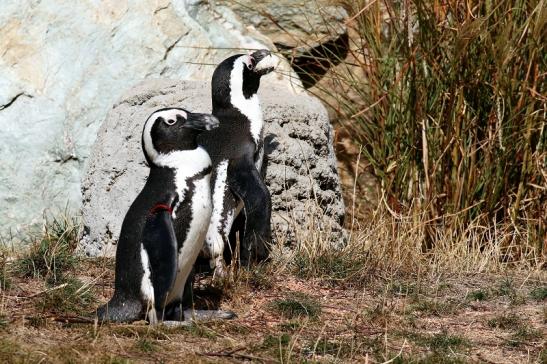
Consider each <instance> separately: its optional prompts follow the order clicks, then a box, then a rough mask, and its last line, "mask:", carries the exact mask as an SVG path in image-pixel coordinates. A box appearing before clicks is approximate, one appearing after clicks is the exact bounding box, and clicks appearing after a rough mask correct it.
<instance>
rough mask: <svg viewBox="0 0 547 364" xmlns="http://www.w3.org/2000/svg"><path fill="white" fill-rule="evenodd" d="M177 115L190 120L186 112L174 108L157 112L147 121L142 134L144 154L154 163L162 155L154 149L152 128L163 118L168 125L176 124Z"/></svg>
mask: <svg viewBox="0 0 547 364" xmlns="http://www.w3.org/2000/svg"><path fill="white" fill-rule="evenodd" d="M177 115H181V116H182V117H183V118H185V119H186V118H188V114H187V113H186V112H185V111H184V110H182V109H176V108H173V109H166V110H160V111H156V112H154V113H152V115H150V116H149V117H148V119H147V120H146V123H145V124H144V130H143V132H142V136H143V141H144V152H145V153H146V155H147V156H148V158H150V160H151V161H152V162H155V161H156V159H157V158H158V156H159V154H160V153H159V152H158V151H157V150H156V148H154V143H153V142H152V127H153V126H154V123H155V122H156V120H157V119H158V118H159V117H162V118H163V120H165V122H166V123H170V124H171V123H174V122H175V121H176V120H177Z"/></svg>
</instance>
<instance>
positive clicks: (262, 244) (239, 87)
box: [198, 50, 279, 275]
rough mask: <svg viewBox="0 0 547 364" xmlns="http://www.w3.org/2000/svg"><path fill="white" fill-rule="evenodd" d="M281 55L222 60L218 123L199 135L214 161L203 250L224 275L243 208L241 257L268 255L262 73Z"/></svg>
mask: <svg viewBox="0 0 547 364" xmlns="http://www.w3.org/2000/svg"><path fill="white" fill-rule="evenodd" d="M278 62H279V60H278V59H277V57H275V56H273V55H272V54H271V53H270V52H269V51H267V50H259V51H256V52H254V53H252V54H250V55H234V56H232V57H229V58H228V59H226V60H224V61H223V62H222V63H220V64H219V65H218V67H217V68H216V69H215V71H214V73H213V78H212V84H211V89H212V101H213V115H214V116H216V117H217V118H218V119H219V121H220V125H219V127H218V128H216V129H214V130H211V131H208V132H205V133H202V134H201V135H200V136H199V137H198V142H199V144H200V145H203V147H204V148H205V149H206V150H207V152H208V153H209V155H210V156H211V160H212V162H213V172H212V175H211V188H212V196H213V213H212V216H211V223H210V225H209V229H208V231H207V236H206V239H205V245H204V252H205V255H206V256H208V257H209V259H210V265H211V268H215V273H217V274H220V275H222V274H224V273H225V272H224V266H225V265H224V264H225V263H224V259H223V252H224V246H225V245H226V244H228V242H229V235H230V230H231V229H232V224H233V222H234V219H235V218H236V217H237V216H238V214H239V212H240V211H241V209H242V208H243V210H244V212H245V226H244V232H243V239H241V249H240V261H241V264H242V265H247V264H248V263H249V261H250V260H251V259H254V260H257V261H260V260H263V259H265V258H266V257H267V254H268V251H267V245H268V243H270V241H271V227H270V217H271V202H270V194H269V192H268V189H267V187H266V185H265V184H264V181H263V180H262V177H261V169H262V162H263V158H264V139H263V119H262V111H261V108H260V102H259V100H258V95H257V92H258V88H259V86H260V78H261V77H262V76H264V75H266V74H268V73H270V72H272V71H273V70H274V69H275V67H276V66H277V63H278Z"/></svg>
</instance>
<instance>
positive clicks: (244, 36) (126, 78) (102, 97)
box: [0, 0, 298, 237]
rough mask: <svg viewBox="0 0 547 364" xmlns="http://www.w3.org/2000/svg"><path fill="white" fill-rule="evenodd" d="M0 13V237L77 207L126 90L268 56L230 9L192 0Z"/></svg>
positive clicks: (107, 0)
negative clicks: (98, 142) (101, 137)
mask: <svg viewBox="0 0 547 364" xmlns="http://www.w3.org/2000/svg"><path fill="white" fill-rule="evenodd" d="M1 9H2V11H0V75H1V76H0V129H1V130H2V131H1V132H0V155H2V158H0V170H1V171H2V172H1V173H0V237H1V236H3V235H7V234H8V232H9V231H11V232H12V233H15V234H17V232H18V231H19V230H23V229H26V228H27V227H28V226H29V225H31V224H32V223H36V224H39V223H41V222H42V220H43V216H44V213H45V212H47V211H50V212H51V213H53V214H57V213H59V212H62V211H63V210H64V209H65V207H66V206H68V209H69V211H71V212H72V213H75V212H76V211H77V210H78V209H79V207H80V201H81V197H80V180H81V176H82V170H83V168H84V166H85V165H86V163H87V161H86V160H87V157H88V156H89V153H90V149H91V146H92V144H93V142H94V141H95V138H96V135H97V131H98V130H99V127H100V125H101V122H102V121H103V120H104V118H105V115H106V113H107V111H108V110H109V109H110V108H111V105H112V104H113V103H114V101H115V100H117V99H119V97H120V95H121V94H122V92H123V91H125V90H127V89H128V88H129V87H131V86H132V85H135V84H136V83H137V82H138V81H139V80H141V79H144V78H154V77H155V78H158V77H166V78H174V79H194V80H196V79H197V80H209V79H210V77H211V74H212V72H213V70H214V66H215V64H216V63H218V62H219V61H221V60H222V59H224V58H225V57H226V56H228V55H229V54H233V53H234V52H235V51H234V48H235V49H242V51H243V49H245V48H273V45H272V43H271V42H270V41H269V40H268V39H267V38H266V37H265V36H263V35H261V34H260V33H259V32H257V31H256V30H254V29H253V28H252V27H246V26H244V25H243V24H242V23H240V22H239V20H238V18H237V17H236V16H235V15H234V14H233V12H231V10H230V9H229V8H228V7H225V6H215V5H214V4H213V3H212V2H205V1H199V0H186V1H175V0H172V1H170V0H143V1H129V0H102V1H75V2H66V1H60V0H41V1H38V0H3V1H2V7H1ZM284 70H285V73H290V68H289V67H288V66H286V65H285V69H284ZM280 82H284V83H287V81H280ZM294 82H296V83H298V80H295V81H294Z"/></svg>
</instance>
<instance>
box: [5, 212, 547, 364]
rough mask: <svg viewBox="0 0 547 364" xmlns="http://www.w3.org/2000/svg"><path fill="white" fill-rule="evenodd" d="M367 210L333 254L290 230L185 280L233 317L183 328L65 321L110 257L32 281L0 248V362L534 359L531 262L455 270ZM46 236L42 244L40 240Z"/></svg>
mask: <svg viewBox="0 0 547 364" xmlns="http://www.w3.org/2000/svg"><path fill="white" fill-rule="evenodd" d="M376 216H377V217H376V218H378V219H379V220H376V221H375V222H372V221H371V222H370V224H367V225H363V226H359V229H356V230H355V231H356V233H354V234H352V237H351V239H350V240H349V242H348V244H347V246H346V247H345V248H343V249H341V250H339V251H335V250H332V249H329V248H328V247H327V245H326V243H322V242H321V241H320V240H318V239H317V236H311V237H310V238H309V239H305V238H304V237H305V228H306V227H305V226H303V227H302V229H303V230H302V232H300V233H299V243H298V245H297V246H296V248H295V249H294V250H293V251H292V252H288V251H287V250H286V249H285V250H281V243H282V242H281V240H279V245H278V246H275V247H274V249H273V251H272V260H271V262H269V263H268V264H266V265H262V266H259V267H255V268H253V269H252V270H250V271H247V270H234V271H233V274H232V276H231V278H230V279H228V280H226V281H224V282H221V285H220V286H218V285H217V287H218V289H216V290H211V289H209V287H210V286H211V281H210V277H206V276H202V277H199V278H198V279H197V281H196V289H195V292H194V300H195V304H196V306H197V307H201V306H207V305H208V304H210V302H212V301H214V302H220V306H221V307H222V308H226V309H232V310H234V311H235V312H236V313H237V314H238V318H237V319H235V320H233V321H227V322H209V323H201V324H199V325H197V326H195V327H192V328H175V329H169V328H163V327H150V326H148V325H146V324H145V323H144V322H136V323H133V324H116V325H114V324H111V325H110V324H105V325H94V324H93V323H79V320H78V318H79V317H80V316H82V315H83V314H85V313H90V312H91V311H92V310H93V308H94V307H97V306H98V305H99V304H100V303H101V302H105V301H106V300H107V299H108V298H109V297H110V295H111V294H112V288H113V287H112V286H113V278H114V277H113V261H112V260H109V259H84V258H79V259H76V260H75V263H74V264H70V265H63V270H62V271H61V270H58V271H57V272H56V275H57V277H66V278H65V279H64V280H61V281H59V280H58V281H57V283H56V285H51V284H50V283H49V282H48V278H46V277H48V276H51V273H49V274H48V273H45V274H32V275H28V274H26V272H24V271H20V270H18V269H17V268H18V267H20V263H21V261H23V260H28V259H29V257H30V256H33V253H34V252H35V247H33V246H31V247H29V249H28V250H27V251H23V252H19V253H18V254H16V255H13V254H12V253H6V254H5V255H4V257H5V259H3V260H2V262H3V263H2V267H1V268H2V271H3V272H5V277H6V278H8V279H9V281H10V282H11V283H10V285H9V287H8V286H6V287H5V289H3V290H2V295H1V304H0V361H3V362H40V361H45V362H53V363H61V362H104V363H120V362H175V361H178V362H180V360H183V361H184V362H242V361H252V362H265V363H291V362H304V361H312V362H321V363H323V362H325V363H327V362H339V363H346V362H366V361H367V360H368V362H370V363H380V362H385V361H389V360H393V361H392V362H398V363H413V362H428V363H436V362H440V361H443V362H446V361H447V360H448V361H451V362H470V361H486V362H539V361H540V360H542V359H540V358H541V356H542V355H543V356H545V355H546V354H545V352H544V351H542V350H543V349H542V348H543V346H544V345H545V336H544V335H545V333H544V332H543V331H542V328H543V327H544V326H545V323H546V321H545V320H546V319H547V318H546V316H545V315H546V312H545V310H544V308H543V306H544V304H545V297H544V294H542V292H545V289H546V281H547V280H546V279H545V278H546V277H545V272H544V271H542V270H537V269H536V270H534V269H531V268H532V267H531V265H530V262H528V261H523V262H520V263H518V264H516V263H515V262H513V263H511V264H505V263H503V262H499V261H498V259H499V258H500V257H502V255H497V253H492V254H491V255H489V256H487V257H484V258H482V259H479V258H476V259H478V260H477V262H479V263H481V264H478V265H477V266H476V267H475V268H473V267H472V265H471V264H463V265H460V266H458V265H457V264H459V263H461V262H464V261H465V259H469V257H470V256H477V257H478V255H477V252H473V251H472V250H469V251H467V252H463V251H459V250H448V251H446V252H441V251H440V250H435V251H434V252H431V251H425V252H424V251H423V250H422V249H420V242H419V241H418V240H417V237H418V236H419V231H418V232H417V231H416V230H419V229H410V231H409V230H406V229H407V226H408V225H405V224H401V225H399V226H397V225H396V221H397V220H393V217H390V215H389V214H377V215H376ZM380 217H381V219H380ZM315 223H317V222H316V221H315ZM313 224H314V222H313V221H312V222H310V225H313ZM66 229H67V230H71V229H74V227H73V226H66ZM47 236H50V237H51V234H49V235H47ZM57 236H59V237H61V236H64V234H60V235H57ZM471 236H474V235H471ZM36 241H38V242H43V239H36ZM60 241H62V238H59V239H57V240H55V239H50V241H49V244H51V245H52V246H55V245H57V244H59V242H60ZM405 242H406V243H405ZM448 245H449V244H448ZM48 248H49V247H48ZM46 250H47V251H50V249H46ZM56 251H57V252H58V254H61V253H59V252H65V251H64V250H63V249H58V250H56ZM495 251H497V250H495ZM441 254H442V255H441ZM450 254H454V256H453V257H450V256H449V255H450ZM49 258H52V259H54V260H57V261H59V259H60V258H61V257H58V256H49ZM33 259H38V257H36V256H34V258H33ZM40 259H42V258H40ZM61 260H62V259H61ZM35 265H36V262H35ZM525 269H528V270H527V271H526V270H525ZM61 282H63V283H61ZM74 282H79V283H78V284H76V285H74ZM65 284H67V285H65ZM63 285H65V286H63ZM215 285H216V283H215ZM59 286H61V288H59ZM68 286H70V287H72V288H71V289H64V288H65V287H68ZM73 288H74V289H73Z"/></svg>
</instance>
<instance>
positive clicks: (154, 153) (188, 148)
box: [97, 108, 218, 323]
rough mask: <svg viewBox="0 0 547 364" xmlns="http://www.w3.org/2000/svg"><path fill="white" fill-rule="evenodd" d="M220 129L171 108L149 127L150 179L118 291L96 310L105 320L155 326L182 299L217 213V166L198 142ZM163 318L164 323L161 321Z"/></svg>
mask: <svg viewBox="0 0 547 364" xmlns="http://www.w3.org/2000/svg"><path fill="white" fill-rule="evenodd" d="M216 126H218V120H217V119H216V118H215V117H213V116H211V115H207V114H196V113H190V112H188V111H186V110H184V109H178V108H170V109H161V110H158V111H156V112H154V113H153V114H152V115H151V116H150V117H149V118H148V119H147V121H146V123H145V125H144V128H143V135H142V147H143V151H144V155H145V158H146V160H147V162H148V165H149V166H150V174H149V176H148V179H147V181H146V184H145V186H144V188H143V189H142V191H141V192H140V193H139V195H138V196H137V198H136V199H135V201H133V203H132V204H131V206H130V208H129V210H128V212H127V214H126V216H125V218H124V221H123V224H122V229H121V233H120V238H119V241H118V246H117V250H116V269H115V274H116V276H115V283H114V286H115V291H114V295H113V297H112V299H111V300H110V302H109V303H108V304H106V305H104V306H102V307H100V308H99V309H98V310H97V315H98V317H99V319H100V320H108V321H121V322H128V321H133V320H137V319H139V318H141V317H142V316H143V315H145V317H147V318H148V320H149V321H150V322H152V323H155V322H156V321H157V320H158V313H159V314H160V315H161V314H162V313H163V312H164V311H165V308H166V305H168V304H177V303H178V301H179V300H180V299H182V294H183V288H184V284H185V282H186V279H187V278H188V275H189V272H190V270H191V268H192V265H193V261H194V260H195V257H196V256H197V254H198V253H199V250H200V248H201V244H202V241H203V238H204V236H205V232H206V230H207V226H208V224H209V219H210V213H211V208H212V206H211V197H210V172H211V160H210V158H209V155H208V154H207V152H206V151H205V150H204V149H203V148H201V147H199V146H198V145H197V141H196V138H197V136H198V135H199V134H200V133H201V132H203V131H205V130H209V129H212V128H214V127H216ZM160 319H162V317H161V316H160Z"/></svg>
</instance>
